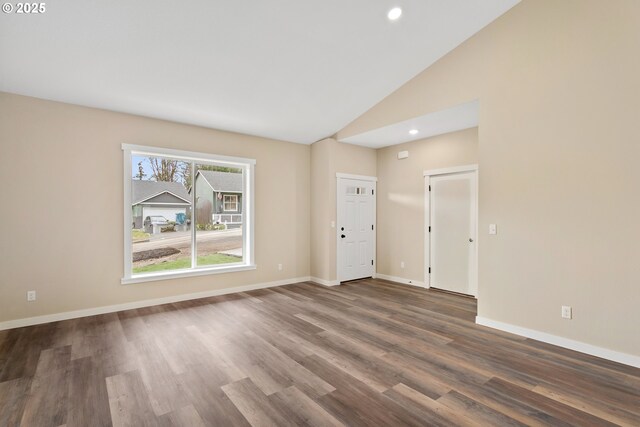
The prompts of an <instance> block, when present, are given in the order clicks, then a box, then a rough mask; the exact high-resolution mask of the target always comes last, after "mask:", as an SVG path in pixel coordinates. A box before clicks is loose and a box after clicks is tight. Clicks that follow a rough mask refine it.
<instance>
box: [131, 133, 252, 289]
mask: <svg viewBox="0 0 640 427" xmlns="http://www.w3.org/2000/svg"><path fill="white" fill-rule="evenodd" d="M122 149H123V151H124V171H125V180H124V195H125V209H124V217H125V221H124V224H125V230H124V237H125V248H124V265H125V271H124V277H123V279H122V283H136V282H144V281H150V280H159V279H168V278H175V277H182V276H190V275H201V274H213V273H222V272H231V271H240V270H247V269H253V268H255V265H254V255H253V241H254V239H253V234H254V229H253V200H254V193H253V182H254V169H255V160H253V159H244V158H235V157H225V156H216V155H211V154H204V153H192V152H185V151H179V150H169V149H160V148H152V147H143V146H133V145H126V144H123V146H122ZM227 193H232V194H227Z"/></svg>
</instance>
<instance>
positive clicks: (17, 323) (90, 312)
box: [0, 276, 311, 331]
mask: <svg viewBox="0 0 640 427" xmlns="http://www.w3.org/2000/svg"><path fill="white" fill-rule="evenodd" d="M310 279H311V278H310V277H308V276H305V277H295V278H292V279H284V280H277V281H275V282H266V283H254V284H252V285H244V286H235V287H231V288H223V289H213V290H210V291H204V292H196V293H191V294H182V295H172V296H169V297H164V298H154V299H147V300H142V301H133V302H127V303H124V304H115V305H106V306H102V307H95V308H87V309H84V310H74V311H65V312H63V313H55V314H47V315H44V316H36V317H27V318H24V319H16V320H8V321H5V322H0V331H1V330H4V329H13V328H21V327H23V326H32V325H39V324H42V323H50V322H57V321H60V320H68V319H76V318H78V317H87V316H95V315H97V314H105V313H113V312H116V311H122V310H132V309H136V308H142V307H150V306H153V305H161V304H170V303H173V302H180V301H188V300H192V299H198V298H207V297H214V296H218V295H226V294H233V293H238V292H247V291H253V290H256V289H265V288H272V287H274V286H283V285H290V284H292V283H300V282H308V281H309V280H310Z"/></svg>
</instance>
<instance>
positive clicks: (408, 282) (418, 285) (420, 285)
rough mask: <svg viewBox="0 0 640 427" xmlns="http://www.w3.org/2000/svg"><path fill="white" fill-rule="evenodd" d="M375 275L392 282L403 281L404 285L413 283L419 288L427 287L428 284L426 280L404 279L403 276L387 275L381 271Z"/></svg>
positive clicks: (412, 284)
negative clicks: (425, 283) (425, 282)
mask: <svg viewBox="0 0 640 427" xmlns="http://www.w3.org/2000/svg"><path fill="white" fill-rule="evenodd" d="M374 277H375V278H376V279H384V280H389V281H390V282H396V283H402V284H403V285H411V286H416V287H418V288H426V286H425V285H424V282H420V281H417V280H411V279H403V278H402V277H396V276H387V275H386V274H380V273H376V275H375V276H374Z"/></svg>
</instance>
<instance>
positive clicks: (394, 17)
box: [387, 7, 402, 21]
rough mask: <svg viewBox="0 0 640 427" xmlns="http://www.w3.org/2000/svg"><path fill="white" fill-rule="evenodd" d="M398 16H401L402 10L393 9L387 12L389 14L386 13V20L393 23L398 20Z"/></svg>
mask: <svg viewBox="0 0 640 427" xmlns="http://www.w3.org/2000/svg"><path fill="white" fill-rule="evenodd" d="M400 15H402V9H400V8H399V7H394V8H393V9H391V10H390V11H389V13H387V18H389V20H391V21H395V20H397V19H398V18H400Z"/></svg>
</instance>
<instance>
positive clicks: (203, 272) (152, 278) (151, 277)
mask: <svg viewBox="0 0 640 427" xmlns="http://www.w3.org/2000/svg"><path fill="white" fill-rule="evenodd" d="M256 268H257V266H256V265H255V264H249V265H246V264H242V265H230V266H228V267H215V268H198V269H194V270H185V271H170V272H166V273H153V274H139V275H135V276H131V277H123V278H122V279H120V284H122V285H131V284H134V283H144V282H157V281H159V280H169V279H180V278H183V277H193V276H207V275H211V274H223V273H233V272H236V271H247V270H255V269H256Z"/></svg>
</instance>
